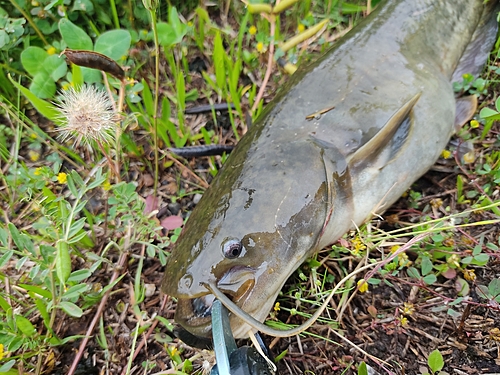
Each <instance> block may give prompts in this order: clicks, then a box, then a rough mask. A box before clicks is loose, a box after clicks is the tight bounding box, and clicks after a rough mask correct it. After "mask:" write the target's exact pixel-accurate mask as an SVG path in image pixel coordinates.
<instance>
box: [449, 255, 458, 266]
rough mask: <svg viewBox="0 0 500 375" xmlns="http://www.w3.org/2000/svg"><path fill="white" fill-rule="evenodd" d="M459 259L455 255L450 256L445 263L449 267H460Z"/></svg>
mask: <svg viewBox="0 0 500 375" xmlns="http://www.w3.org/2000/svg"><path fill="white" fill-rule="evenodd" d="M459 261H460V257H459V256H458V255H457V254H451V256H450V257H449V258H448V260H447V263H448V264H449V265H450V266H455V267H456V268H459V267H460V263H459Z"/></svg>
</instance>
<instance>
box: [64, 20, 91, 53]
mask: <svg viewBox="0 0 500 375" xmlns="http://www.w3.org/2000/svg"><path fill="white" fill-rule="evenodd" d="M59 32H60V33H61V36H62V38H63V40H64V42H65V43H66V45H67V46H68V47H69V48H71V49H83V50H89V51H91V50H92V49H93V48H92V47H93V45H92V39H90V36H88V35H87V33H86V32H85V31H84V30H83V29H82V28H80V27H78V26H76V25H75V24H74V23H73V22H71V21H70V20H69V19H67V18H62V19H61V20H60V21H59Z"/></svg>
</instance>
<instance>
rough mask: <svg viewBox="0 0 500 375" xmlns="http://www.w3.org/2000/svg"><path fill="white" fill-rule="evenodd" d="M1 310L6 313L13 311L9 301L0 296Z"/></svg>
mask: <svg viewBox="0 0 500 375" xmlns="http://www.w3.org/2000/svg"><path fill="white" fill-rule="evenodd" d="M0 309H2V310H3V311H4V313H6V312H7V311H9V310H11V309H12V307H10V305H9V303H8V302H7V300H6V299H5V298H3V297H2V296H1V295H0Z"/></svg>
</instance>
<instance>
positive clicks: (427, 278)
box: [423, 273, 437, 285]
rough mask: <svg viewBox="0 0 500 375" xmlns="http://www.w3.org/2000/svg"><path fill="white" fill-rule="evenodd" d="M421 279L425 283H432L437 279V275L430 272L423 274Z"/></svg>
mask: <svg viewBox="0 0 500 375" xmlns="http://www.w3.org/2000/svg"><path fill="white" fill-rule="evenodd" d="M423 280H424V283H426V284H427V285H432V284H434V283H435V282H436V281H437V277H436V275H434V274H433V273H431V274H430V275H427V276H424V278H423Z"/></svg>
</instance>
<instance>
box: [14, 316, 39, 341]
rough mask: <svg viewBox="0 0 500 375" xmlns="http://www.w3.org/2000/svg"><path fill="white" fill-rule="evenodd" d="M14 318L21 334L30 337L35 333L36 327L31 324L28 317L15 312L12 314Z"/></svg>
mask: <svg viewBox="0 0 500 375" xmlns="http://www.w3.org/2000/svg"><path fill="white" fill-rule="evenodd" d="M14 318H15V319H16V326H17V328H18V329H19V330H20V331H21V332H22V333H23V334H25V335H26V336H28V337H32V336H33V335H34V334H35V333H36V329H35V327H34V326H33V324H31V322H30V321H29V320H28V319H26V318H25V317H24V316H22V315H17V314H16V315H14Z"/></svg>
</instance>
